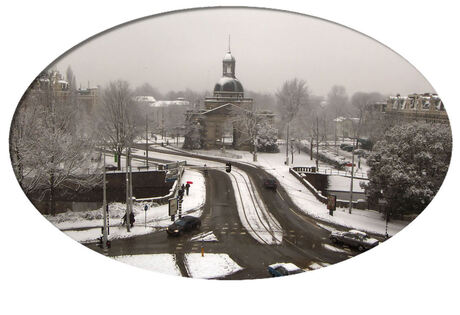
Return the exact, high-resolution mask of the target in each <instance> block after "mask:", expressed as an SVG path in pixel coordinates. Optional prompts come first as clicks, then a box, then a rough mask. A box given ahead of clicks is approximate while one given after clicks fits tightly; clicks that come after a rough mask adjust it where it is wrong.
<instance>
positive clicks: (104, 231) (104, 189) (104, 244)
mask: <svg viewBox="0 0 460 315" xmlns="http://www.w3.org/2000/svg"><path fill="white" fill-rule="evenodd" d="M106 183H107V182H106V174H105V150H104V164H103V184H102V196H103V197H102V217H103V220H104V224H103V229H102V248H103V250H104V251H106V250H107V238H108V231H107V215H108V210H109V208H108V205H107V187H106Z"/></svg>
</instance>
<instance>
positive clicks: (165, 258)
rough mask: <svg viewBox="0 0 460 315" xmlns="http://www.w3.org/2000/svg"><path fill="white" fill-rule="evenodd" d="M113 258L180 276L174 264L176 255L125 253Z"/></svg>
mask: <svg viewBox="0 0 460 315" xmlns="http://www.w3.org/2000/svg"><path fill="white" fill-rule="evenodd" d="M112 258H113V259H115V260H118V261H120V262H123V263H125V264H128V265H132V266H135V267H139V268H143V269H147V270H151V271H156V272H161V273H164V274H168V275H172V276H181V275H182V274H181V272H180V269H179V267H178V266H177V265H176V257H175V256H174V255H172V254H153V255H125V256H115V257H112Z"/></svg>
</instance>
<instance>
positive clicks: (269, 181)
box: [264, 178, 278, 189]
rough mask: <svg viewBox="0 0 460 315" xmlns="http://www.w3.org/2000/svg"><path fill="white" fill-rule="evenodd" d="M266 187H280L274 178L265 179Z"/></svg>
mask: <svg viewBox="0 0 460 315" xmlns="http://www.w3.org/2000/svg"><path fill="white" fill-rule="evenodd" d="M264 187H265V188H269V189H276V188H277V187H278V184H277V183H276V180H274V179H273V178H266V179H264Z"/></svg>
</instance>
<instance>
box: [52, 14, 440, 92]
mask: <svg viewBox="0 0 460 315" xmlns="http://www.w3.org/2000/svg"><path fill="white" fill-rule="evenodd" d="M382 22H385V21H384V20H382ZM229 35H230V36H231V52H232V54H233V56H234V57H235V58H236V76H237V78H238V79H239V80H240V81H241V82H242V84H243V86H244V88H245V89H246V90H251V91H256V92H260V93H274V92H276V91H277V90H278V89H279V88H280V86H281V85H282V83H283V82H284V81H285V80H289V79H292V78H294V77H297V78H299V79H303V80H305V81H306V82H307V84H308V87H309V90H310V92H311V93H312V94H316V95H326V94H327V93H328V91H329V89H330V88H331V86H332V85H335V84H338V85H343V86H345V88H346V90H347V92H348V94H349V95H351V94H352V93H354V92H356V91H363V92H373V91H377V92H380V93H383V94H396V93H400V94H409V93H413V92H416V93H424V92H434V90H433V88H432V86H431V85H430V84H429V83H428V82H427V81H426V80H425V78H424V77H423V76H422V75H421V74H420V73H419V72H418V71H417V70H416V69H415V68H414V67H413V66H412V65H411V64H409V63H408V62H407V61H405V60H404V59H403V58H402V57H401V56H399V55H398V54H397V53H395V52H393V51H392V50H390V49H388V48H387V47H385V46H384V45H382V44H380V43H378V42H377V41H375V40H373V39H371V38H369V37H367V36H365V35H363V34H360V33H358V32H355V31H353V30H350V29H348V28H345V27H342V26H340V25H337V24H334V23H331V22H326V21H324V20H321V19H317V18H313V17H309V16H304V15H298V14H293V13H287V12H280V11H270V10H262V9H247V8H239V9H238V8H232V9H228V8H222V9H221V8H218V9H202V10H191V11H182V12H179V13H173V14H165V15H160V16H156V17H150V18H146V19H142V20H138V21H136V22H133V23H129V24H126V25H123V26H121V27H118V28H115V29H113V30H111V31H108V32H105V33H103V34H101V35H99V36H97V37H94V38H93V39H91V40H89V41H87V42H86V43H84V44H83V45H81V46H78V47H76V48H74V49H73V50H71V51H70V52H68V53H67V54H66V55H64V56H63V57H62V58H61V59H60V60H58V61H57V63H56V64H55V65H54V66H56V67H57V68H58V69H59V70H60V71H61V72H62V73H65V69H66V68H67V66H69V65H70V66H71V67H72V69H73V71H74V73H75V75H76V78H77V82H78V84H79V85H81V86H82V87H86V86H87V85H88V82H89V84H90V85H91V86H96V85H101V86H104V85H105V84H106V83H107V82H108V81H110V80H115V79H123V80H127V81H129V82H130V83H131V85H132V86H133V87H136V86H139V85H141V84H143V83H150V84H151V85H152V86H154V87H155V88H157V89H158V90H160V92H162V93H165V92H167V91H170V90H176V91H177V90H184V89H187V88H189V89H192V90H195V91H205V90H208V91H209V90H212V88H213V87H214V84H215V82H216V81H217V80H218V79H219V78H220V76H221V74H222V63H221V61H222V58H223V56H224V55H225V53H226V52H227V50H228V41H229V40H228V38H229ZM76 44H77V43H76Z"/></svg>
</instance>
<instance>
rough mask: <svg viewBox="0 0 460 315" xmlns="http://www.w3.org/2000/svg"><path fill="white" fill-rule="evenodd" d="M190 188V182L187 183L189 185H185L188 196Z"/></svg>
mask: <svg viewBox="0 0 460 315" xmlns="http://www.w3.org/2000/svg"><path fill="white" fill-rule="evenodd" d="M189 189H190V184H189V183H187V185H185V191H186V192H187V196H188V190H189Z"/></svg>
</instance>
